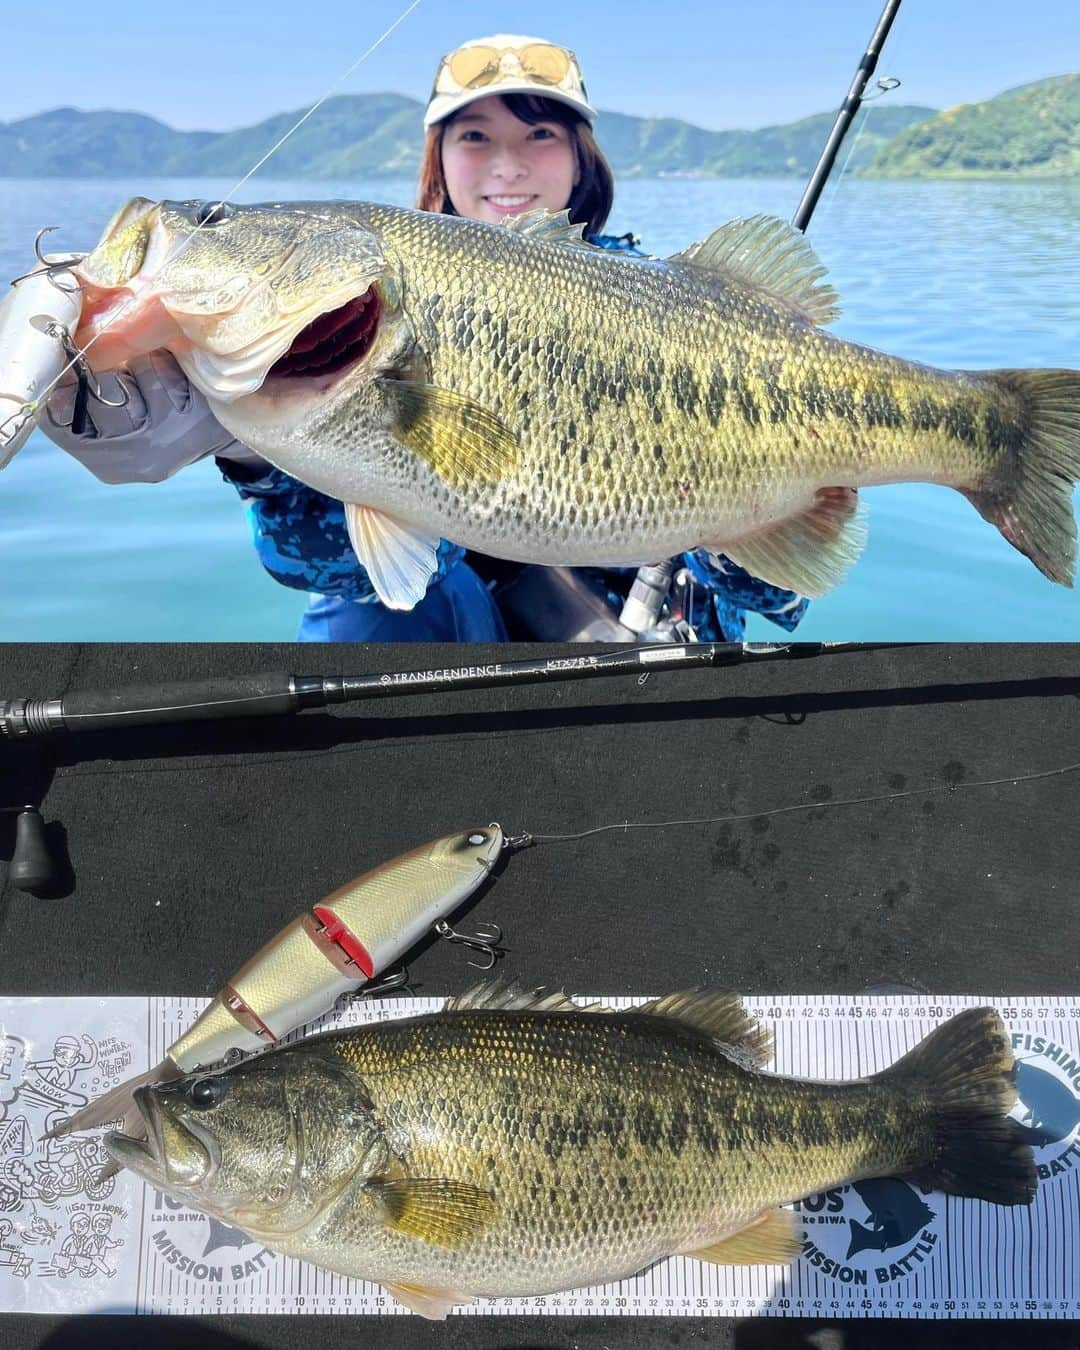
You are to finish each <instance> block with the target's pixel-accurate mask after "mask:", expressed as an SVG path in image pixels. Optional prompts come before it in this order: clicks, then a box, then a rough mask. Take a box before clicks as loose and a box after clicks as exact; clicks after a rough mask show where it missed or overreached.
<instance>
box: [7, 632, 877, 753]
mask: <svg viewBox="0 0 1080 1350" xmlns="http://www.w3.org/2000/svg"><path fill="white" fill-rule="evenodd" d="M864 646H865V644H863V643H856V642H783V643H782V642H702V643H697V644H690V645H687V644H684V643H673V644H671V645H655V646H654V645H648V644H646V645H643V646H637V647H629V648H623V649H620V650H617V651H609V652H591V651H590V652H589V653H588V654H584V655H580V656H579V655H572V656H545V657H541V658H540V659H538V660H526V661H503V660H492V661H483V662H477V663H475V664H461V665H454V666H439V667H435V668H433V669H427V670H395V671H379V672H375V673H374V674H370V675H338V676H330V677H327V676H322V675H289V674H285V673H282V672H271V673H269V674H261V675H240V676H232V677H228V678H225V679H211V680H181V681H174V682H168V683H162V684H149V685H132V686H130V687H127V688H117V689H98V690H82V691H76V692H75V693H71V694H66V695H64V697H63V698H44V699H31V698H12V699H7V700H6V701H4V700H0V743H2V742H3V741H5V740H6V741H25V740H28V739H31V738H35V737H44V736H52V735H56V734H58V733H62V732H68V733H75V732H82V731H107V730H113V729H116V728H123V727H134V726H152V725H161V724H173V723H177V722H206V721H216V720H219V719H224V718H234V717H270V716H280V715H283V714H288V713H297V712H302V711H304V710H305V709H309V708H326V707H329V706H331V705H332V704H337V703H357V702H361V701H364V700H368V699H379V698H397V697H399V696H401V695H405V694H425V693H433V692H440V693H441V692H445V691H448V690H449V691H454V690H464V689H493V688H498V687H500V686H503V685H520V684H552V683H558V682H560V681H565V680H579V679H590V678H600V677H604V676H611V675H630V674H636V675H639V676H641V675H648V674H651V673H652V672H653V671H660V670H690V669H694V668H697V667H700V666H730V665H736V664H738V663H739V662H742V661H748V660H752V661H768V660H776V659H785V658H786V659H792V658H802V657H809V656H818V655H822V654H826V653H831V652H839V651H849V650H852V649H855V648H860V647H864Z"/></svg>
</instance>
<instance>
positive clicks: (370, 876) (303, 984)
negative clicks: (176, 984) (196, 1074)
mask: <svg viewBox="0 0 1080 1350" xmlns="http://www.w3.org/2000/svg"><path fill="white" fill-rule="evenodd" d="M504 845H505V841H504V838H503V832H502V829H501V828H500V827H499V826H498V825H495V824H492V825H484V826H481V827H478V828H476V829H472V830H465V831H463V832H462V833H460V834H448V835H444V836H443V837H442V838H439V839H434V840H432V841H431V842H430V843H428V844H421V845H420V847H419V848H414V849H412V850H410V851H409V852H408V853H403V854H402V855H401V856H400V857H397V858H392V859H390V861H389V862H385V863H382V864H381V865H380V866H378V867H376V868H374V869H373V870H372V871H370V872H365V873H364V875H363V876H360V877H357V878H356V879H355V880H354V881H350V882H349V883H348V884H347V885H345V886H342V887H340V888H339V889H338V890H336V891H333V892H332V893H331V894H330V895H328V896H326V898H325V899H323V900H321V901H320V902H319V903H318V904H317V905H315V906H314V907H313V908H312V909H311V910H310V911H308V912H307V913H304V914H301V915H300V916H299V918H296V919H294V920H293V921H292V923H290V924H288V925H287V926H286V927H285V928H283V929H282V930H281V932H280V933H278V934H277V935H276V936H275V937H272V938H271V939H270V941H269V942H268V943H267V944H266V945H265V946H264V947H262V948H260V950H259V951H258V952H256V953H255V955H254V956H253V957H252V958H251V959H250V960H249V961H247V962H246V963H245V964H244V965H243V966H241V967H240V969H239V970H238V971H237V972H236V974H235V975H233V976H232V978H231V979H230V980H229V981H228V982H227V983H226V985H225V987H224V988H223V989H222V990H221V992H220V993H219V994H218V995H217V996H216V997H215V998H214V999H213V1000H212V1001H211V1002H210V1003H209V1004H207V1006H206V1007H205V1008H204V1009H203V1011H202V1012H201V1013H200V1014H199V1016H198V1017H197V1018H196V1020H195V1021H194V1023H193V1024H192V1025H191V1027H189V1029H188V1030H187V1031H186V1032H184V1034H183V1035H182V1036H181V1037H180V1038H179V1040H176V1041H174V1042H173V1044H172V1045H171V1046H169V1049H168V1050H167V1051H166V1054H165V1058H164V1059H163V1060H162V1062H161V1063H160V1064H158V1065H157V1066H156V1067H155V1068H152V1069H150V1070H149V1071H148V1072H146V1073H144V1074H140V1075H138V1076H136V1077H135V1078H131V1079H129V1080H128V1081H127V1082H125V1083H120V1084H119V1085H118V1086H117V1087H115V1088H112V1089H110V1090H109V1091H108V1092H106V1093H104V1094H103V1095H102V1096H100V1097H98V1098H96V1099H95V1100H94V1101H92V1102H90V1103H89V1104H88V1105H87V1106H84V1107H83V1108H82V1110H81V1111H78V1112H76V1113H75V1115H73V1116H71V1117H69V1118H68V1119H67V1120H65V1121H62V1122H61V1123H60V1124H59V1125H58V1126H57V1127H56V1128H55V1129H53V1130H51V1131H50V1132H49V1134H48V1135H47V1136H46V1137H47V1138H55V1137H57V1136H60V1135H65V1134H71V1133H72V1132H74V1131H76V1130H89V1129H93V1128H94V1126H96V1125H102V1124H104V1123H105V1122H106V1121H109V1120H116V1119H118V1118H119V1117H121V1116H123V1117H125V1119H126V1118H127V1117H128V1115H129V1114H130V1116H131V1118H132V1120H134V1121H138V1119H139V1113H138V1110H137V1109H136V1108H135V1106H134V1101H133V1097H132V1093H133V1092H134V1090H135V1089H136V1088H138V1087H142V1086H144V1085H145V1084H147V1083H158V1082H165V1081H168V1080H169V1079H173V1078H180V1077H182V1076H183V1075H184V1074H188V1073H191V1072H193V1071H194V1070H195V1069H197V1068H200V1067H201V1066H204V1065H207V1064H215V1063H219V1062H220V1061H221V1060H223V1059H225V1058H227V1057H228V1056H231V1055H234V1054H237V1053H250V1052H252V1051H255V1050H262V1049H265V1048H266V1047H267V1046H271V1045H274V1044H276V1043H277V1042H278V1041H279V1040H280V1039H281V1038H282V1037H283V1036H286V1035H288V1033H289V1032H290V1031H294V1030H295V1029H296V1028H297V1027H299V1026H303V1025H304V1024H305V1023H307V1022H310V1021H312V1020H313V1019H314V1018H316V1017H321V1016H322V1014H323V1013H327V1012H329V1011H330V1009H331V1008H332V1007H333V1006H334V1004H335V1002H336V1001H337V999H338V998H340V997H341V995H342V994H349V993H356V992H357V991H359V990H360V989H361V988H362V986H363V985H364V984H365V983H367V982H369V981H374V980H377V979H378V977H379V975H380V973H381V972H383V971H385V970H387V969H388V968H389V967H390V966H392V965H394V963H395V962H397V961H398V960H399V959H400V958H401V957H402V956H404V954H405V953H406V952H407V951H408V950H409V948H410V947H413V946H415V944H416V943H417V942H418V941H419V940H420V939H421V938H422V937H423V936H424V934H425V933H427V932H430V931H431V929H432V928H435V927H436V926H437V925H439V924H440V921H443V920H444V919H445V916H446V915H447V914H449V913H450V912H451V911H452V910H454V909H456V908H457V906H458V905H460V904H461V903H462V901H464V900H466V899H467V898H468V897H469V896H470V895H472V893H473V892H474V891H475V890H476V888H477V887H478V886H479V885H480V883H481V882H482V881H483V880H484V879H485V878H486V877H487V876H488V874H489V873H490V871H491V869H492V867H493V866H494V864H495V861H496V859H497V858H498V857H499V854H500V853H501V852H502V850H503V847H504ZM439 931H440V932H442V933H443V935H444V936H451V940H457V941H463V940H464V941H469V939H462V938H461V936H460V935H457V934H453V933H452V930H450V933H449V934H448V933H447V932H446V931H445V930H444V929H443V928H440V929H439ZM470 945H480V944H479V943H477V942H470ZM486 950H488V951H489V952H490V954H491V958H492V961H494V955H495V949H494V947H492V946H490V945H488V946H487V947H486Z"/></svg>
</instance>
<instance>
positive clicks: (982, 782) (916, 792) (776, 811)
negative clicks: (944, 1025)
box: [526, 763, 1080, 844]
mask: <svg viewBox="0 0 1080 1350" xmlns="http://www.w3.org/2000/svg"><path fill="white" fill-rule="evenodd" d="M1078 769H1080V763H1076V764H1063V765H1061V766H1060V767H1059V768H1055V769H1041V770H1039V771H1038V772H1036V773H1026V774H1021V775H1019V776H1018V777H1009V778H983V779H979V780H977V781H975V782H973V783H935V784H931V785H930V786H928V787H921V788H908V789H906V790H905V791H903V792H882V793H878V794H876V795H874V796H872V797H845V798H841V799H840V800H839V801H832V800H830V801H824V802H800V803H798V804H797V805H795V806H774V807H772V808H770V809H769V810H767V811H742V812H739V813H738V814H737V815H727V816H695V817H690V818H688V819H686V820H625V821H617V822H615V823H613V824H611V825H597V826H595V827H594V828H593V829H591V830H581V831H580V832H579V833H578V834H529V835H527V836H526V837H527V839H528V840H529V842H530V843H536V844H548V843H561V842H563V841H564V840H568V839H585V838H586V837H587V836H588V835H590V834H603V833H605V832H606V831H608V830H666V829H670V828H671V827H673V826H678V825H720V824H729V823H733V822H735V821H743V820H760V819H761V818H762V817H763V816H782V815H786V814H789V813H790V812H793V811H820V810H823V809H827V808H829V807H835V806H866V805H869V804H870V803H872V802H893V801H898V800H899V799H900V798H902V797H925V796H926V795H927V794H928V793H931V792H958V791H960V789H961V788H983V787H1001V786H1003V785H1004V784H1006V783H1012V784H1013V785H1014V786H1016V785H1017V784H1019V783H1031V782H1034V781H1035V780H1036V779H1039V778H1054V777H1058V776H1061V775H1063V774H1067V773H1076V771H1077V770H1078Z"/></svg>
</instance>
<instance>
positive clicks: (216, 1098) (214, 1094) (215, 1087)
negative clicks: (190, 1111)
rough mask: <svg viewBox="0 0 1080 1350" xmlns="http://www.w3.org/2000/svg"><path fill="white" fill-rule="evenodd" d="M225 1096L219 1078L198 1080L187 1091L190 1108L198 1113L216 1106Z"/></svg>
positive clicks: (223, 1085)
mask: <svg viewBox="0 0 1080 1350" xmlns="http://www.w3.org/2000/svg"><path fill="white" fill-rule="evenodd" d="M224 1096H225V1084H224V1082H223V1081H222V1080H221V1079H220V1078H200V1079H199V1080H198V1081H197V1082H194V1083H192V1085H191V1087H190V1089H189V1090H188V1097H189V1098H190V1101H191V1104H192V1106H194V1107H195V1108H196V1109H197V1110H199V1111H205V1110H206V1109H207V1108H208V1107H211V1106H216V1105H217V1104H218V1102H220V1101H221V1099H222V1098H223V1097H224Z"/></svg>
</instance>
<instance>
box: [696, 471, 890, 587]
mask: <svg viewBox="0 0 1080 1350" xmlns="http://www.w3.org/2000/svg"><path fill="white" fill-rule="evenodd" d="M865 543H866V521H865V512H864V511H863V510H862V508H861V505H860V502H859V494H858V493H857V492H856V491H855V489H854V488H850V487H824V488H818V490H817V493H816V494H815V497H814V501H813V504H812V505H811V506H809V507H808V508H807V509H806V510H805V511H802V512H800V513H799V514H798V515H797V516H789V517H788V519H787V520H781V521H780V522H778V523H777V524H776V525H770V526H769V527H768V528H767V529H764V530H762V531H761V532H760V533H759V534H755V535H750V536H749V537H748V538H746V539H738V540H736V541H735V543H729V542H724V543H717V544H712V543H709V542H706V543H705V544H704V547H705V548H709V549H713V550H714V551H716V552H721V551H722V552H724V553H726V554H727V556H728V557H729V558H731V559H732V561H734V562H736V563H738V565H739V566H740V567H743V568H745V569H746V571H748V572H750V573H751V574H752V575H753V576H756V577H760V578H761V579H762V581H768V582H771V583H772V585H774V586H783V587H785V588H786V589H787V590H789V591H796V592H798V594H799V595H807V596H809V597H810V599H811V600H816V599H817V598H818V597H819V596H822V595H824V594H825V592H826V591H830V590H832V588H833V587H834V586H835V585H837V584H838V583H839V582H840V581H842V580H843V577H844V573H845V572H846V571H847V569H848V568H849V567H850V566H851V564H852V563H853V562H854V561H855V559H856V558H857V557H858V556H859V554H860V553H861V552H862V550H863V545H864V544H865Z"/></svg>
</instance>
